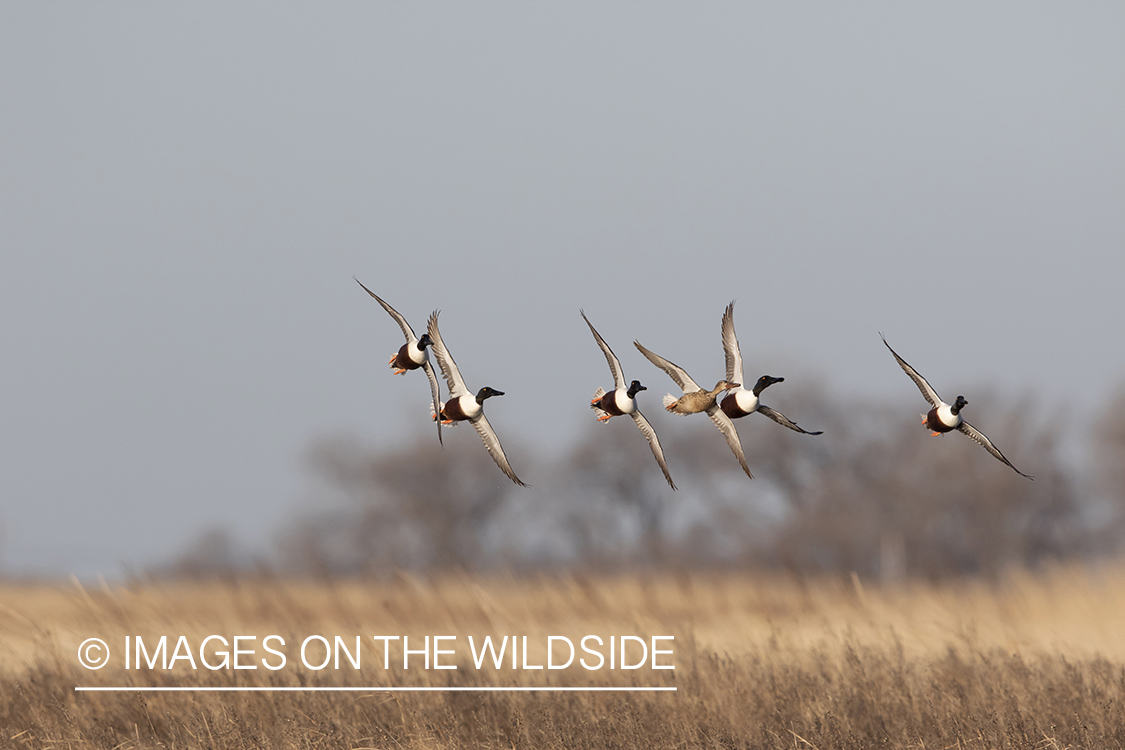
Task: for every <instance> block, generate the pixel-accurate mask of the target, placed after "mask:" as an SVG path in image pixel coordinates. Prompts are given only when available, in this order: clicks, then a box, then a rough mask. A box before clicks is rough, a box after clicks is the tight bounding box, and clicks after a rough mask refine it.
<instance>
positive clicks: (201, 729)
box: [0, 568, 1125, 750]
mask: <svg viewBox="0 0 1125 750" xmlns="http://www.w3.org/2000/svg"><path fill="white" fill-rule="evenodd" d="M1123 630H1125V569H1122V568H1108V569H1100V570H1098V571H1090V570H1084V569H1077V568H1067V569H1059V570H1055V571H1049V572H1045V573H1041V574H1036V575H1032V574H1015V575H1012V576H1009V577H1007V578H1006V579H1005V580H1003V581H1000V582H995V583H989V584H986V583H981V582H959V583H949V584H943V585H924V584H919V583H911V584H903V585H901V586H898V587H876V586H872V585H863V584H861V583H860V582H858V581H856V580H851V579H818V580H803V581H801V580H794V579H789V578H785V577H781V576H763V575H751V574H710V575H704V574H692V575H682V576H675V575H651V576H646V575H635V576H620V577H583V576H565V577H545V578H535V579H514V578H488V579H481V578H472V577H468V576H445V577H441V578H436V579H416V578H411V577H409V576H402V577H399V578H398V579H396V580H394V581H392V582H371V583H366V582H324V583H312V582H288V581H276V580H255V581H250V580H237V581H231V582H227V583H208V584H196V585H186V584H185V585H172V584H159V585H157V584H151V585H135V586H128V587H121V588H118V587H98V588H95V587H86V588H83V587H81V586H79V585H78V584H77V583H76V582H75V583H72V584H70V585H58V586H49V585H36V586H30V585H6V586H5V585H0V634H2V636H0V732H2V736H0V746H10V747H49V748H64V747H65V748H107V750H108V749H109V748H117V749H120V750H124V749H125V748H150V747H168V748H197V747H205V748H239V749H244V748H261V747H273V748H372V747H379V748H382V747H387V748H391V747H394V748H455V747H456V748H462V747H485V748H585V747H590V748H593V747H615V748H634V747H636V748H663V747H668V748H673V747H674V748H692V747H707V748H711V747H723V748H725V747H732V748H733V747H745V748H763V747H777V748H783V747H784V748H810V747H811V748H822V749H826V748H861V747H897V748H908V747H911V748H974V749H975V748H993V747H1011V748H1065V747H1074V748H1078V747H1081V748H1115V747H1122V746H1125V636H1123V632H1122V631H1123ZM270 634H276V635H279V636H281V638H283V639H284V641H285V644H286V646H285V647H284V648H279V649H278V650H279V651H283V652H284V653H285V654H286V655H287V662H286V665H285V666H284V667H282V668H280V669H277V670H270V669H266V668H264V666H262V664H263V662H262V661H261V660H262V659H263V657H269V656H270V654H269V653H268V652H265V651H264V650H263V649H262V645H261V643H262V639H264V637H265V636H266V635H270ZM313 634H319V635H323V636H325V637H327V638H328V639H330V640H331V639H332V638H333V637H334V636H336V635H340V636H344V637H345V638H344V640H345V642H347V643H351V642H352V641H351V640H349V639H352V640H354V636H356V635H361V636H362V637H363V640H362V641H361V642H362V644H363V645H362V653H361V655H360V656H361V660H362V666H361V668H360V669H355V668H353V667H352V666H351V664H349V663H347V661H346V660H345V661H344V662H343V663H342V665H341V666H342V668H341V669H335V668H332V667H329V668H325V669H322V670H314V669H309V668H306V667H304V666H301V664H300V661H299V657H298V653H299V644H300V642H301V640H302V639H303V638H304V637H306V636H308V635H313ZM392 634H397V635H401V636H409V637H410V638H411V642H412V644H414V643H417V642H418V641H420V640H421V639H422V638H423V637H424V636H426V635H430V636H435V635H456V636H458V638H457V640H456V641H447V642H446V643H447V644H448V645H447V646H446V647H447V648H450V649H451V651H452V654H450V655H445V656H443V657H442V658H443V659H444V660H445V663H446V664H452V663H456V664H457V666H458V669H455V670H450V669H445V670H437V669H424V668H422V663H421V660H422V659H423V657H422V656H421V655H415V656H412V657H411V658H412V660H413V661H412V663H411V666H410V668H408V669H403V665H402V661H401V659H402V655H401V651H399V650H396V649H395V648H391V649H390V651H389V654H390V662H391V663H390V668H389V669H384V664H383V659H384V656H385V654H384V651H383V646H382V645H380V644H379V643H378V642H376V641H374V639H373V638H371V636H374V635H392ZM589 634H596V635H599V636H601V637H603V638H608V637H609V636H620V635H636V636H638V637H641V638H649V637H651V636H654V635H671V636H674V638H675V640H674V641H665V642H663V643H664V644H672V645H670V646H669V647H670V648H672V649H673V651H674V653H673V654H672V655H671V656H665V655H662V656H660V659H661V660H667V661H670V662H672V663H674V665H675V669H674V670H655V669H651V668H650V667H651V662H649V663H647V664H646V666H644V667H641V668H638V669H634V670H621V669H615V670H609V669H607V668H604V665H603V668H602V669H597V670H588V669H585V668H582V667H580V666H577V665H576V664H572V665H571V666H570V667H569V668H567V669H561V670H542V669H540V670H535V669H522V668H518V669H511V668H510V665H509V664H505V666H504V667H502V668H500V669H496V668H493V667H492V666H491V665H489V666H488V667H487V668H483V669H477V668H475V666H474V664H473V663H472V658H471V654H470V653H469V648H468V647H467V645H466V640H467V637H468V636H474V638H476V639H477V641H478V642H479V639H480V638H482V637H483V636H485V635H491V636H493V637H501V636H503V635H515V636H521V637H522V636H525V635H526V636H528V643H529V647H530V651H529V653H528V655H527V658H528V663H529V664H530V665H532V666H534V665H542V664H543V663H544V662H543V660H544V659H545V657H546V654H545V648H546V637H547V636H548V635H562V636H567V637H570V638H571V639H572V641H573V642H574V643H576V644H577V643H578V642H579V641H580V639H581V638H582V636H584V635H589ZM160 635H167V636H169V649H171V648H172V646H173V644H174V642H175V641H176V640H177V638H178V636H180V635H183V636H185V643H186V644H190V646H191V647H192V648H196V651H195V653H194V655H193V658H196V659H198V658H199V653H198V649H197V646H198V644H199V643H200V642H201V641H202V640H203V639H204V638H206V637H207V636H209V635H222V636H224V637H226V638H227V639H231V638H233V637H234V636H236V635H242V636H251V635H252V636H256V638H257V640H256V641H244V642H243V643H244V644H245V643H249V644H250V645H249V646H247V647H246V648H248V649H251V650H252V653H251V654H250V656H249V657H248V658H247V659H246V660H245V661H248V662H252V663H255V664H258V665H259V668H258V669H255V670H234V669H219V670H214V671H211V670H208V669H205V668H202V667H200V668H198V669H195V670H193V669H191V668H190V665H189V664H188V659H187V658H186V657H184V655H183V654H181V655H180V656H181V659H180V660H179V661H177V662H175V663H174V664H173V665H172V667H171V669H168V670H162V669H159V668H157V669H151V670H150V669H148V668H147V666H145V668H143V669H140V670H137V669H135V668H134V669H129V670H126V669H124V665H123V663H122V659H123V653H122V652H123V650H124V643H125V640H124V639H125V637H126V636H130V637H134V638H135V637H136V636H141V637H142V638H144V639H145V642H146V644H149V645H152V644H155V643H156V639H157V638H158V637H159V636H160ZM92 636H96V637H99V638H102V639H104V640H105V641H106V643H107V644H109V647H110V650H111V651H114V652H115V653H114V655H113V657H112V658H111V660H110V662H109V664H108V665H107V666H106V667H105V668H103V669H101V670H98V671H89V670H86V669H84V668H82V667H81V666H80V665H79V663H78V659H77V652H78V648H79V644H80V643H81V642H82V641H83V640H85V639H86V638H88V637H92ZM212 643H215V642H214V641H213V642H212ZM278 643H279V642H278V641H274V644H275V647H276V644H278ZM255 646H256V650H253V649H254V647H255ZM634 646H635V644H634ZM411 647H412V648H413V647H414V646H413V645H412V646H411ZM662 647H663V646H662ZM151 650H152V649H150V648H148V647H147V646H146V651H151ZM214 651H215V650H214V649H212V650H211V652H210V653H209V656H208V658H211V659H212V660H213V662H214V661H215V660H216V659H217V658H218V657H217V655H216V653H215V652H214ZM315 651H316V649H315V648H313V649H311V650H310V653H313V652H315ZM323 655H324V651H323V650H321V651H320V652H319V655H314V656H313V657H312V661H320V657H322V656H323ZM563 656H565V654H563ZM587 656H589V655H588V654H587ZM521 658H522V657H521ZM630 658H635V653H634V656H633V657H630ZM590 659H591V662H592V661H593V657H590ZM276 661H278V660H275V664H276ZM76 686H119V687H120V686H126V687H127V686H133V687H137V686H164V687H198V686H210V687H236V686H258V687H264V686H273V687H290V688H292V687H309V686H345V687H353V688H370V689H359V690H354V691H350V692H271V693H261V692H78V691H76V690H75V687H76ZM387 686H414V687H426V686H432V687H444V686H455V687H461V688H466V687H474V686H541V687H542V686H551V687H558V686H569V687H588V686H602V687H606V686H617V687H630V686H650V687H651V686H663V687H672V686H674V687H675V688H677V690H676V691H675V692H625V691H621V692H389V691H386V690H380V689H379V688H380V687H387Z"/></svg>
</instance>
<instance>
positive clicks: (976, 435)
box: [957, 419, 1035, 480]
mask: <svg viewBox="0 0 1125 750" xmlns="http://www.w3.org/2000/svg"><path fill="white" fill-rule="evenodd" d="M957 429H958V430H959V431H961V432H963V433H965V434H966V435H968V436H969V437H971V438H972V439H973V440H976V441H977V442H978V443H980V444H981V445H983V446H984V449H985V450H986V451H988V452H989V453H991V454H992V455H994V456H996V458H998V459H1000V460H1001V461H1003V462H1004V463H1006V464H1008V466H1011V467H1012V471H1014V472H1016V473H1017V474H1019V475H1020V476H1021V477H1027V478H1028V479H1031V480H1034V479H1035V477H1032V476H1030V475H1028V474H1024V473H1023V472H1022V471H1020V470H1019V469H1017V468H1016V467H1015V466H1012V462H1011V461H1009V460H1008V459H1007V458H1005V457H1004V454H1003V453H1001V452H1000V449H999V448H997V447H996V446H995V445H993V444H992V441H991V440H989V439H988V436H987V435H985V434H984V433H983V432H981V431H980V430H978V429H977V428H976V427H973V426H972V425H971V424H969V423H968V422H966V421H965V420H964V419H962V420H961V424H959V425H957Z"/></svg>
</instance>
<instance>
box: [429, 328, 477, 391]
mask: <svg viewBox="0 0 1125 750" xmlns="http://www.w3.org/2000/svg"><path fill="white" fill-rule="evenodd" d="M440 312H441V311H440V310H434V311H433V312H432V313H431V314H430V320H429V322H427V324H426V332H427V333H429V334H430V350H431V351H432V352H433V353H434V357H435V358H437V361H438V367H440V368H441V374H442V375H444V376H445V382H446V384H448V385H449V397H450V398H451V399H453V398H457V397H458V396H464V395H467V394H468V393H469V389H468V387H467V386H466V385H465V379H464V378H462V377H461V371H460V370H458V369H457V363H456V362H454V361H453V357H452V356H451V355H450V354H449V350H448V349H446V348H445V342H444V341H442V340H441V331H439V330H438V313H440Z"/></svg>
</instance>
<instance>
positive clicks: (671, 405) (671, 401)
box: [664, 393, 684, 416]
mask: <svg viewBox="0 0 1125 750" xmlns="http://www.w3.org/2000/svg"><path fill="white" fill-rule="evenodd" d="M677 401H679V399H678V398H676V397H675V396H673V395H672V394H671V393H665V394H664V408H665V409H667V410H668V411H670V412H672V413H673V414H679V415H680V416H684V414H683V412H679V411H676V410H675V407H676V402H677Z"/></svg>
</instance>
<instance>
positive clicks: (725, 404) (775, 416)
mask: <svg viewBox="0 0 1125 750" xmlns="http://www.w3.org/2000/svg"><path fill="white" fill-rule="evenodd" d="M353 278H355V277H353ZM356 282H357V283H358V284H359V285H360V286H361V287H363V289H364V291H366V292H367V293H368V294H370V295H371V296H372V297H374V298H375V301H377V302H378V303H379V304H380V305H381V306H382V307H383V309H384V310H386V311H387V313H388V314H389V315H390V316H391V317H392V318H393V319H394V320H395V322H396V323H398V325H399V328H401V329H402V333H403V335H404V336H405V338H406V343H404V344H403V345H402V346H401V347H399V349H398V351H396V352H395V353H394V354H393V355H392V356H391V358H390V361H389V363H388V364H389V365H390V368H391V370H392V371H393V372H394V373H395V374H396V375H405V374H406V373H407V372H409V371H411V370H422V371H423V372H425V373H426V376H427V377H428V378H429V381H430V395H431V398H432V402H431V405H430V413H431V415H432V418H433V420H434V421H435V422H436V423H437V429H438V441H439V442H441V441H442V436H441V428H442V426H448V427H453V426H456V425H457V424H459V423H461V422H468V423H469V424H471V425H472V426H473V428H474V429H475V430H476V431H477V434H478V435H480V438H481V441H482V442H483V443H484V447H485V449H486V450H487V451H488V454H489V455H490V456H492V460H493V461H495V462H496V465H497V466H498V467H500V470H501V471H502V472H504V475H505V476H507V477H508V478H509V479H511V480H512V481H513V482H515V483H516V484H518V485H519V486H521V487H527V486H528V485H527V484H525V483H524V482H523V481H522V480H520V478H519V477H518V476H517V475H516V472H515V471H514V470H513V469H512V466H511V464H509V463H508V457H507V456H506V455H505V454H504V448H503V446H502V445H501V444H500V438H499V437H498V436H497V435H496V430H494V429H493V427H492V424H491V423H489V421H488V417H486V416H485V414H484V402H485V401H486V400H488V399H489V398H492V397H494V396H503V395H504V392H503V391H499V390H496V389H495V388H492V387H491V386H487V385H486V386H484V387H482V388H480V389H479V390H478V391H476V392H475V393H474V392H473V391H471V390H469V387H468V386H467V385H466V384H465V380H464V378H462V377H461V372H460V370H459V369H458V368H457V363H456V362H454V361H453V356H452V355H451V354H450V353H449V349H447V348H446V346H445V342H444V341H443V340H442V337H441V331H439V330H438V312H437V311H435V312H433V313H432V314H431V315H430V317H429V320H428V321H427V325H426V332H425V333H424V334H422V336H421V337H418V336H416V335H415V333H414V330H413V329H412V328H411V327H410V325H409V324H408V323H407V322H406V318H404V317H403V316H402V315H401V314H400V313H399V312H398V311H397V310H395V309H394V308H393V307H391V306H390V305H389V304H387V303H386V302H385V301H384V300H383V299H382V298H380V297H379V296H378V295H376V294H375V293H374V292H372V291H371V290H370V289H368V288H367V287H366V286H364V285H363V283H362V282H361V281H359V279H356ZM579 313H580V314H581V316H582V319H583V320H584V321H586V325H587V326H588V327H589V328H590V333H591V334H593V336H594V341H595V342H596V343H597V345H598V348H599V349H601V351H602V354H603V355H605V359H606V363H607V364H608V365H609V371H610V374H611V375H612V376H613V389H612V390H609V391H607V390H605V389H604V388H601V387H599V388H598V389H597V390H595V391H594V394H593V398H592V399H591V400H590V408H591V409H592V410H593V412H594V415H595V417H596V419H597V420H598V421H599V422H601V423H606V422H608V421H609V420H611V419H612V418H613V417H620V416H626V415H628V416H629V417H631V418H632V419H633V422H634V424H636V425H637V429H638V430H640V433H641V434H642V435H644V437H645V440H647V441H648V444H649V448H650V449H651V450H652V456H653V458H654V459H655V460H656V464H657V465H658V466H659V467H660V471H661V472H663V474H664V478H665V479H666V480H667V482H668V485H669V486H670V487H671V488H672V489H673V490H674V489H676V483H675V482H674V481H672V475H671V473H669V471H668V463H667V461H666V459H665V457H664V449H663V448H662V447H661V446H660V438H659V437H657V434H656V430H655V429H654V428H653V426H652V424H651V423H650V422H649V421H648V419H646V418H645V416H644V414H642V413H641V410H640V407H639V405H638V404H637V397H638V395H639V394H640V393H641V391H645V390H648V389H647V388H646V387H645V386H644V385H642V384H641V381H639V380H632V381H627V380H626V379H625V373H624V370H623V369H622V367H621V360H619V359H618V358H617V355H616V354H614V353H613V350H612V349H610V347H609V344H607V343H606V342H605V339H603V338H602V336H601V334H599V333H598V331H597V329H596V328H594V325H593V323H591V322H590V320H589V318H587V317H586V313H585V312H583V311H579ZM721 331H722V343H723V353H724V356H725V358H726V373H725V375H724V377H723V379H722V380H719V381H718V382H716V383H715V387H714V388H712V389H710V390H707V389H705V388H702V387H700V386H699V384H698V383H697V382H696V381H695V380H693V379H692V377H691V376H690V375H688V373H687V370H685V369H684V368H683V367H680V366H679V365H677V364H675V363H674V362H672V361H671V360H668V359H665V358H664V357H661V356H660V355H659V354H656V353H654V352H652V351H650V350H648V349H646V348H645V347H644V346H642V345H641V343H640V342H639V341H634V342H633V345H634V346H635V347H636V348H637V350H638V351H639V352H640V353H641V354H642V355H644V357H645V358H646V359H648V361H650V362H652V364H654V365H656V366H657V367H658V368H660V369H661V370H663V371H664V372H665V373H666V374H667V375H668V377H670V378H671V379H672V380H673V381H674V382H675V383H676V385H677V386H678V387H679V389H680V391H682V393H681V395H680V396H673V395H672V394H670V393H669V394H667V395H665V396H664V399H663V402H664V408H665V410H666V411H668V412H669V413H670V414H677V415H680V416H689V415H691V414H698V413H701V412H702V413H704V414H706V415H707V416H708V417H710V419H711V421H712V422H713V423H714V424H715V426H716V427H717V428H718V429H719V432H721V433H722V434H723V437H724V438H725V439H726V442H727V446H729V447H730V450H731V453H733V454H734V457H735V458H736V459H737V460H738V464H739V466H741V467H742V470H743V472H745V474H746V476H747V477H749V478H751V479H753V478H754V475H753V474H752V473H751V472H750V467H749V466H748V465H747V463H746V455H745V453H744V452H743V450H742V442H741V441H740V440H739V438H738V430H737V429H735V426H734V420H736V419H741V418H742V417H745V416H748V415H750V414H753V413H754V412H758V413H759V414H762V415H764V416H766V417H768V418H770V419H771V420H773V421H774V422H777V423H778V424H780V425H782V426H783V427H788V428H789V429H790V430H793V431H794V432H799V433H801V434H803V435H821V434H823V432H822V431H821V430H817V431H815V432H810V431H808V430H805V429H803V428H801V427H799V426H798V425H797V423H796V422H793V421H792V420H790V419H789V418H788V417H786V416H785V415H784V414H782V413H781V412H779V411H776V410H774V409H771V408H770V407H768V406H766V405H765V404H763V403H762V402H761V396H762V392H763V391H764V390H765V389H766V388H769V387H770V386H771V385H774V384H775V383H780V382H782V381H784V380H785V378H777V377H773V376H772V375H762V376H761V377H759V378H758V380H757V381H756V382H755V383H754V385H753V386H751V387H750V388H747V387H746V385H745V378H744V376H743V365H742V352H741V351H740V350H739V346H738V337H737V336H736V335H735V332H734V302H731V303H730V304H729V305H727V308H726V311H725V312H724V313H723V319H722V328H721ZM880 336H882V334H880ZM883 344H884V345H886V347H887V349H888V350H889V351H890V352H891V355H892V356H893V357H894V359H895V361H896V362H898V364H899V367H901V368H902V370H903V372H905V373H906V374H907V375H908V376H909V377H910V379H911V380H913V381H914V383H915V385H917V386H918V390H920V391H921V392H922V396H923V397H924V398H925V399H926V401H927V402H929V404H930V406H931V409H930V411H929V412H928V413H926V414H923V415H922V425H923V426H924V427H926V428H927V429H929V430H931V434H932V435H935V436H938V435H943V434H945V433H947V432H952V431H954V430H957V431H958V432H962V433H964V434H965V435H968V436H969V437H971V438H972V439H973V440H975V441H976V442H977V443H979V444H980V445H981V446H982V447H983V448H984V449H985V450H987V451H988V452H989V453H991V454H992V455H993V456H994V457H996V459H997V460H999V461H1001V462H1002V463H1005V464H1007V465H1008V466H1009V467H1010V468H1011V469H1012V470H1013V471H1015V472H1016V473H1017V474H1019V475H1020V476H1021V477H1026V478H1027V479H1032V477H1031V476H1029V475H1027V474H1024V473H1023V472H1022V471H1020V470H1019V469H1017V468H1016V467H1015V466H1014V465H1013V464H1012V462H1011V461H1009V460H1008V459H1007V458H1006V457H1005V456H1004V454H1003V453H1001V452H1000V449H999V448H997V447H996V446H995V445H994V444H993V442H992V441H991V440H989V439H988V437H987V436H985V434H984V433H983V432H981V431H980V430H978V429H977V428H975V427H973V426H972V425H971V424H969V423H968V422H966V421H965V420H964V418H963V417H962V416H961V411H962V409H964V407H965V406H966V405H967V404H968V403H969V402H968V401H967V400H965V398H964V397H963V396H958V397H957V399H956V400H955V401H954V402H953V403H952V404H947V403H946V402H944V401H942V400H941V397H939V396H938V394H937V391H935V390H934V389H933V387H932V386H931V385H930V384H929V383H928V382H927V381H926V379H925V378H923V377H922V376H921V375H920V374H919V373H918V371H917V370H915V369H914V368H913V367H911V366H910V365H909V364H907V363H906V360H904V359H903V358H902V357H900V356H898V353H897V352H895V350H894V349H891V345H890V344H888V343H887V340H886V338H883ZM430 352H433V355H434V358H435V359H436V360H437V364H438V367H439V368H440V369H441V374H442V376H443V377H444V378H445V382H446V386H447V390H448V392H449V397H448V398H447V399H446V400H445V401H442V400H441V393H440V387H439V384H438V379H437V375H436V374H435V372H434V367H433V364H432V363H431V362H430V357H429V354H430ZM706 382H710V381H706Z"/></svg>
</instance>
